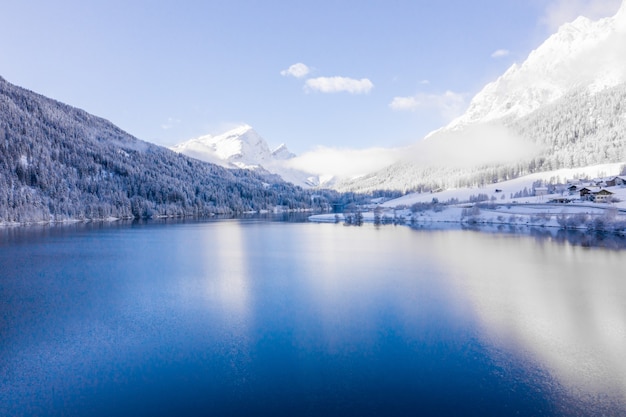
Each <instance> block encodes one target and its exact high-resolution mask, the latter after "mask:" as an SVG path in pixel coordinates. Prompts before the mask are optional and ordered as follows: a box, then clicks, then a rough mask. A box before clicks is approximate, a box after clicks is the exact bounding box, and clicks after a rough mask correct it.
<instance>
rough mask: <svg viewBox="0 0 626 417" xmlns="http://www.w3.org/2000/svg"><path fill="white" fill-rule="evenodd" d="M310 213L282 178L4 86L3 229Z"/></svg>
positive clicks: (0, 106) (0, 145)
mask: <svg viewBox="0 0 626 417" xmlns="http://www.w3.org/2000/svg"><path fill="white" fill-rule="evenodd" d="M317 194H318V195H319V194H320V193H317ZM318 201H319V199H318ZM310 203H311V196H310V194H309V193H308V192H306V191H303V190H302V189H300V188H298V187H294V186H292V185H290V184H287V183H284V182H282V181H281V180H279V179H277V178H275V177H263V176H261V175H258V174H256V173H254V172H250V171H248V170H228V169H225V168H223V167H220V166H216V165H213V164H209V163H205V162H201V161H198V160H195V159H192V158H189V157H186V156H184V155H180V154H177V153H175V152H173V151H171V150H168V149H166V148H162V147H159V146H156V145H153V144H149V143H147V142H143V141H140V140H138V139H136V138H134V137H132V136H131V135H129V134H128V133H126V132H124V131H122V130H121V129H119V128H117V127H116V126H114V125H113V124H112V123H110V122H108V121H106V120H104V119H101V118H98V117H96V116H93V115H90V114H88V113H86V112H85V111H83V110H80V109H76V108H73V107H71V106H68V105H65V104H62V103H59V102H57V101H55V100H52V99H49V98H46V97H43V96H41V95H39V94H36V93H33V92H31V91H28V90H26V89H23V88H21V87H17V86H15V85H12V84H10V83H9V82H7V81H6V80H4V79H2V78H1V77H0V222H31V221H61V220H66V219H102V218H107V217H111V216H112V217H124V218H138V217H151V216H173V215H176V216H190V215H210V214H214V213H237V212H243V211H248V210H262V209H271V208H273V207H274V206H276V205H282V206H289V207H290V208H304V207H308V206H309V205H310Z"/></svg>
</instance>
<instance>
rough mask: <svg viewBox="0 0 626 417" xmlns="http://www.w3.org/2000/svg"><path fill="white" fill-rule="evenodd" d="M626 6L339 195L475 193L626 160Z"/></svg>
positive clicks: (558, 41)
mask: <svg viewBox="0 0 626 417" xmlns="http://www.w3.org/2000/svg"><path fill="white" fill-rule="evenodd" d="M624 45H626V2H624V3H623V4H622V6H621V8H620V10H619V11H618V12H617V14H616V15H615V16H613V17H609V18H604V19H600V20H598V21H591V20H589V19H587V18H584V17H579V18H578V19H576V20H575V21H573V22H571V23H568V24H565V25H563V26H561V27H560V28H559V30H558V31H557V33H555V34H554V35H552V36H550V37H549V38H548V39H547V40H546V41H545V42H544V43H543V44H542V45H541V46H539V47H538V48H537V49H536V50H534V51H533V52H532V53H531V54H530V55H529V56H528V58H527V59H526V60H525V61H524V62H523V63H522V64H521V65H518V64H515V65H513V66H512V67H511V68H509V69H508V70H507V71H506V72H505V73H504V74H503V75H502V76H501V77H499V78H498V79H497V80H496V81H494V82H492V83H490V84H488V85H487V86H485V88H484V89H483V90H482V91H480V92H479V93H478V94H477V95H476V96H475V97H474V98H473V99H472V101H471V103H470V105H469V108H468V110H467V111H466V112H465V114H463V115H462V116H461V117H459V118H458V119H456V120H454V121H453V122H452V123H450V124H449V125H448V126H446V127H444V128H442V129H439V130H437V131H435V132H433V133H431V134H430V135H429V136H428V137H427V138H426V139H424V140H422V141H421V142H419V143H417V144H416V145H414V146H412V147H411V149H410V150H409V151H407V152H406V155H405V157H404V158H402V159H401V160H400V161H398V162H396V163H395V164H393V165H391V166H389V167H387V168H385V169H383V170H380V171H377V172H375V173H372V174H369V175H366V176H364V177H362V178H359V179H356V180H349V181H344V182H342V183H340V184H338V185H337V187H336V188H337V189H339V190H344V191H345V190H350V191H372V190H376V189H393V190H400V191H418V190H429V189H438V188H451V187H464V186H476V185H483V184H487V183H492V182H495V181H500V180H507V179H511V178H514V177H517V176H521V175H525V174H529V173H533V172H537V171H547V170H552V169H558V168H570V167H580V166H586V165H591V164H599V163H608V162H622V161H626V155H625V151H624V149H625V145H626V106H625V105H624V103H625V101H624V99H626V54H624Z"/></svg>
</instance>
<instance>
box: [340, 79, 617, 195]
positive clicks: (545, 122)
mask: <svg viewBox="0 0 626 417" xmlns="http://www.w3.org/2000/svg"><path fill="white" fill-rule="evenodd" d="M625 103H626V84H621V85H618V86H616V87H612V88H609V89H606V90H603V91H601V92H598V93H595V94H591V93H590V92H588V91H587V90H584V89H579V90H574V91H572V92H570V93H568V94H567V95H565V96H564V97H563V98H561V99H559V100H557V101H556V102H554V103H552V104H550V105H548V106H545V107H542V108H540V109H538V110H536V111H534V112H532V113H530V114H528V115H526V116H524V117H521V118H516V117H505V118H503V119H500V120H497V121H494V122H491V123H499V124H501V125H503V126H506V127H507V128H508V129H510V130H511V131H512V132H514V133H515V134H517V135H519V136H520V137H521V138H523V140H524V141H526V143H528V146H529V147H532V148H534V149H536V150H537V152H536V156H534V157H530V158H529V157H520V158H519V159H518V160H516V161H515V162H513V163H506V164H489V165H484V164H483V165H476V166H471V167H464V168H459V167H457V168H455V167H451V166H446V165H445V164H443V165H439V166H426V167H424V166H420V165H418V164H414V163H412V162H411V161H402V162H398V163H396V164H394V165H392V166H390V167H388V168H386V169H384V170H382V171H379V172H377V173H374V174H371V175H368V176H366V177H363V178H359V179H358V180H355V181H350V182H345V183H343V184H340V186H338V187H337V188H338V189H339V190H342V191H353V192H371V191H373V190H377V189H382V188H386V189H392V190H399V191H402V192H407V191H428V190H436V189H439V188H443V189H446V188H458V187H472V186H480V185H485V184H489V183H493V182H497V181H505V180H509V179H512V178H516V177H519V176H522V175H527V174H531V173H534V172H541V171H551V170H556V169H559V168H574V167H584V166H589V165H596V164H605V163H614V162H624V163H626V104H625ZM436 139H437V138H432V139H430V140H436Z"/></svg>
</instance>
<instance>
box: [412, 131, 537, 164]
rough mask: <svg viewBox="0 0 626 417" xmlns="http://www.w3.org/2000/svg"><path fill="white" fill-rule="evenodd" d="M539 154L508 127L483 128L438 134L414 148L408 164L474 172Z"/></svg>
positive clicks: (531, 145)
mask: <svg viewBox="0 0 626 417" xmlns="http://www.w3.org/2000/svg"><path fill="white" fill-rule="evenodd" d="M538 152H539V149H538V148H537V147H535V146H534V145H533V144H531V143H530V142H529V141H528V140H525V139H524V138H522V137H521V136H519V135H517V134H516V133H514V132H513V131H511V130H510V129H508V128H506V127H505V126H502V125H498V124H480V125H473V126H467V127H464V128H462V129H458V130H454V131H449V130H441V131H439V132H436V133H434V134H433V135H431V136H429V137H428V138H427V139H424V140H422V141H421V142H419V143H417V144H416V145H414V146H412V147H411V149H410V150H409V151H408V152H407V153H406V156H405V160H408V161H411V162H413V163H416V164H418V165H420V166H425V167H429V166H437V167H441V166H444V167H449V168H450V167H452V168H471V167H474V166H482V165H494V164H507V163H513V162H516V161H520V160H524V159H526V158H530V157H533V156H536V155H537V154H538Z"/></svg>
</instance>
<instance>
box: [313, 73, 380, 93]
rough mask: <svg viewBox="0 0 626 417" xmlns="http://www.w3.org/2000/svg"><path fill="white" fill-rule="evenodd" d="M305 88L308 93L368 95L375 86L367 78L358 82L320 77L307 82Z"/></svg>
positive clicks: (351, 79) (343, 78)
mask: <svg viewBox="0 0 626 417" xmlns="http://www.w3.org/2000/svg"><path fill="white" fill-rule="evenodd" d="M304 88H305V90H306V91H319V92H321V93H340V92H346V93H350V94H366V93H369V92H370V91H371V90H372V88H374V84H373V83H372V82H371V81H370V80H369V79H367V78H361V79H360V80H356V79H354V78H347V77H318V78H311V79H308V80H306V83H305V85H304Z"/></svg>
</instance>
